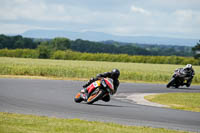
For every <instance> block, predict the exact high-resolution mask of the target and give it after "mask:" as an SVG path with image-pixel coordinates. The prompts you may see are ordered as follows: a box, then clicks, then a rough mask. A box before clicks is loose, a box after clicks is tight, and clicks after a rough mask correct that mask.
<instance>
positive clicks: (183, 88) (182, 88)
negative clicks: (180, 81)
mask: <svg viewBox="0 0 200 133" xmlns="http://www.w3.org/2000/svg"><path fill="white" fill-rule="evenodd" d="M169 89H174V90H176V89H178V90H188V91H189V90H191V91H193V90H200V88H185V87H179V88H175V87H170V88H169Z"/></svg>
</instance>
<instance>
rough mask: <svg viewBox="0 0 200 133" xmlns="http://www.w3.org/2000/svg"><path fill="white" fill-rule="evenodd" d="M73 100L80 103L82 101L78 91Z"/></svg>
mask: <svg viewBox="0 0 200 133" xmlns="http://www.w3.org/2000/svg"><path fill="white" fill-rule="evenodd" d="M74 101H75V102H76V103H80V102H82V101H83V98H82V97H81V93H80V92H79V93H78V94H76V96H75V98H74Z"/></svg>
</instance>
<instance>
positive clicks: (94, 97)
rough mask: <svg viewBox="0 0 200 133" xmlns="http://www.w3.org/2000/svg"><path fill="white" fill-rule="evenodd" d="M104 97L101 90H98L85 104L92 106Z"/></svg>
mask: <svg viewBox="0 0 200 133" xmlns="http://www.w3.org/2000/svg"><path fill="white" fill-rule="evenodd" d="M103 95H104V91H103V90H99V91H98V92H97V93H94V94H92V95H91V96H90V97H89V98H88V100H87V104H93V103H94V102H96V101H98V100H99V99H100V98H101V97H102V96H103Z"/></svg>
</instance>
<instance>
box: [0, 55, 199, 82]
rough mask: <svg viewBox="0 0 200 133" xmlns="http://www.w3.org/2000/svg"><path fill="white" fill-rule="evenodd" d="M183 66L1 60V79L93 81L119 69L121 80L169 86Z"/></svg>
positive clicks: (197, 77)
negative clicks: (74, 79) (173, 75)
mask: <svg viewBox="0 0 200 133" xmlns="http://www.w3.org/2000/svg"><path fill="white" fill-rule="evenodd" d="M179 67H183V65H166V64H143V63H121V62H100V61H98V62H97V61H72V60H48V59H45V60H44V59H23V58H9V57H0V75H25V76H43V77H56V78H72V79H73V78H79V79H89V78H91V77H95V76H96V74H98V73H104V72H106V71H111V70H112V69H113V68H118V69H119V70H120V71H121V75H120V80H123V81H143V82H154V83H155V82H156V83H159V82H164V83H166V82H168V81H169V80H170V78H171V76H172V74H173V71H174V70H175V69H176V68H179ZM194 69H195V72H196V75H195V76H194V79H193V83H195V84H200V66H194Z"/></svg>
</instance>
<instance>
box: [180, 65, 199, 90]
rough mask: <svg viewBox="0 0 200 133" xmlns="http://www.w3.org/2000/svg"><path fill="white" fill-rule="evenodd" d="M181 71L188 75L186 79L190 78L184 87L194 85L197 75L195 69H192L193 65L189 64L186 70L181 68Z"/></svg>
mask: <svg viewBox="0 0 200 133" xmlns="http://www.w3.org/2000/svg"><path fill="white" fill-rule="evenodd" d="M179 69H183V72H184V73H185V74H186V77H188V78H189V79H188V80H187V82H186V83H185V84H184V85H186V86H187V87H190V85H191V83H192V79H193V77H194V75H195V72H194V69H193V68H192V65H191V64H187V65H186V66H185V67H184V68H179ZM177 70H178V69H177Z"/></svg>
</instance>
